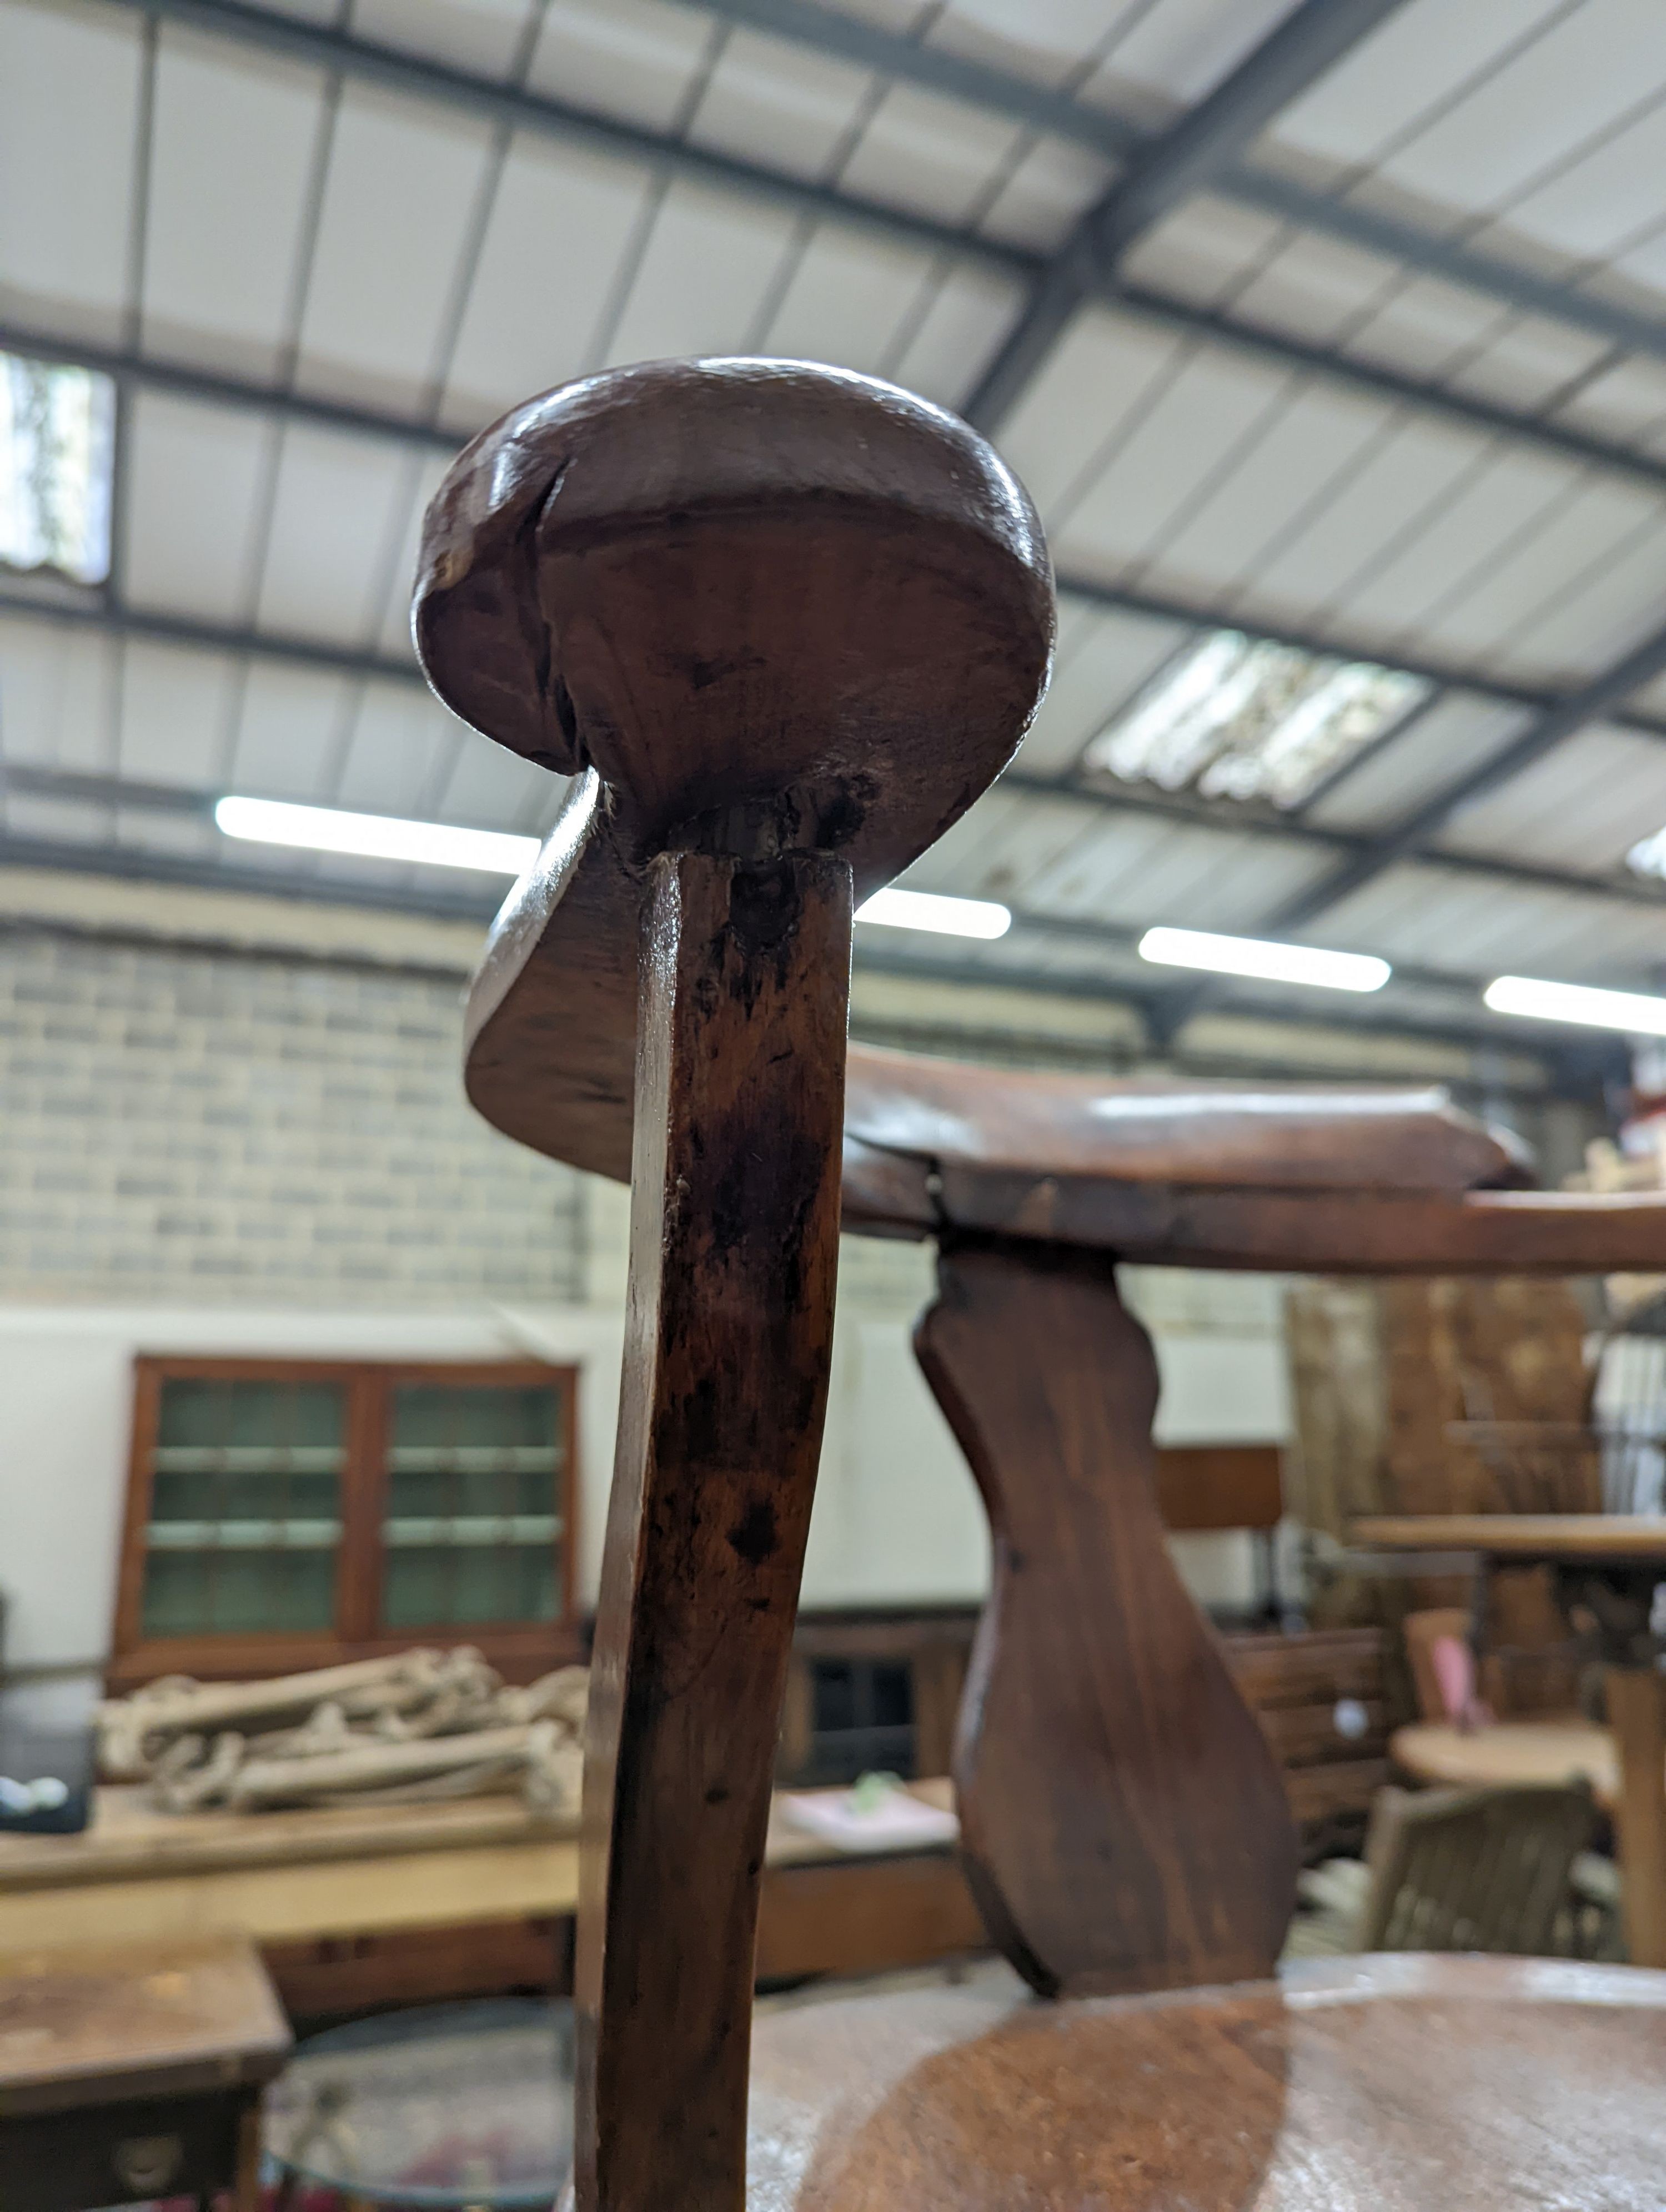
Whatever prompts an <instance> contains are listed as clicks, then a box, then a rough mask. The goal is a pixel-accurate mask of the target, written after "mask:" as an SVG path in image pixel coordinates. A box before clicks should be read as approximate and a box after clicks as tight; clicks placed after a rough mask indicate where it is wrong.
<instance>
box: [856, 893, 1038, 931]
mask: <svg viewBox="0 0 1666 2212" xmlns="http://www.w3.org/2000/svg"><path fill="white" fill-rule="evenodd" d="M856 919H857V921H877V922H879V923H881V924H883V926H884V927H885V928H887V929H929V930H933V931H935V932H936V933H937V934H938V935H939V937H1005V936H1006V933H1007V931H1008V930H1009V929H1010V928H1011V927H1012V915H1010V914H1009V913H1008V912H1007V910H1006V908H1005V907H1004V906H997V905H996V903H995V902H994V900H993V899H969V898H943V897H940V896H939V895H938V893H937V892H935V891H898V890H884V891H875V892H874V894H873V897H872V898H868V899H864V900H863V902H862V903H861V904H860V906H859V907H858V908H857V909H856Z"/></svg>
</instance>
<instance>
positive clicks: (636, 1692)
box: [575, 854, 851, 2212]
mask: <svg viewBox="0 0 1666 2212" xmlns="http://www.w3.org/2000/svg"><path fill="white" fill-rule="evenodd" d="M850 917H851V875H850V869H849V866H848V864H847V863H845V862H844V861H842V860H835V859H832V858H829V857H825V856H815V857H797V858H792V859H788V860H780V861H776V862H775V863H773V864H769V865H764V866H745V865H743V864H741V863H739V862H736V861H733V860H716V859H711V858H708V857H706V856H703V855H700V854H674V855H667V856H665V857H664V858H662V859H660V860H657V861H656V862H654V881H653V883H652V886H651V896H650V897H649V899H648V905H647V908H646V912H645V918H644V939H643V954H642V975H643V1003H642V1006H641V1018H640V1023H639V1028H638V1046H637V1063H636V1106H635V1154H634V1160H633V1167H632V1178H631V1248H630V1281H629V1309H628V1312H629V1318H628V1322H627V1334H626V1355H625V1368H624V1380H623V1395H622V1401H621V1409H620V1426H619V1441H618V1448H617V1460H616V1463H615V1469H614V1479H613V1495H612V1503H611V1508H610V1510H609V1516H608V1526H607V1538H606V1550H605V1561H604V1566H603V1574H602V1589H601V1600H600V1606H599V1612H598V1616H597V1623H596V1642H595V1652H594V1657H593V1664H592V1670H591V1698H590V1712H589V1722H588V1742H587V1763H586V1771H585V1784H584V1844H583V1859H582V1867H581V1900H580V1914H579V1930H578V1955H577V1967H576V1982H577V2008H578V2019H579V2047H578V2068H577V2072H578V2080H577V2144H576V2151H577V2160H576V2172H575V2186H576V2194H577V2203H578V2206H579V2208H580V2212H740V2208H741V2207H742V2206H743V2204H744V2202H745V2112H746V2075H747V2062H748V2055H749V2050H750V2038H751V1984H752V1954H753V1946H754V1941H755V1936H756V1929H757V1896H758V1883H759V1878H760V1875H761V1872H762V1868H763V1844H764V1835H765V1831H766V1828H767V1826H768V1822H769V1785H770V1773H771V1767H772V1763H773V1758H774V1751H775V1732H776V1728H777V1725H778V1722H779V1717H780V1711H781V1694H782V1690H783V1686H784V1683H785V1678H786V1669H787V1656H788V1648H789V1644H790V1641H791V1638H792V1631H793V1616H794V1613H795V1610H796V1607H797V1602H798V1591H799V1580H800V1571H801V1569H802V1565H803V1558H804V1545H805V1538H806V1532H807V1529H808V1526H809V1519H810V1504H811V1498H812V1492H813V1489H814V1486H815V1478H816V1466H817V1461H818V1455H819V1452H820V1446H821V1432H822V1424H823V1419H824V1413H825V1410H826V1399H827V1373H828V1359H829V1352H830V1344H831V1338H832V1325H833V1290H834V1278H835V1272H836V1266H837V1259H838V1222H839V1140H840V1130H841V1127H842V1118H843V1099H844V1055H845V1021H846V1009H847V1000H848V979H849V970H850Z"/></svg>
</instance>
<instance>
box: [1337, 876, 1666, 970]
mask: <svg viewBox="0 0 1666 2212" xmlns="http://www.w3.org/2000/svg"><path fill="white" fill-rule="evenodd" d="M1303 934H1304V936H1305V937H1307V938H1309V939H1312V940H1313V941H1314V942H1315V943H1318V942H1323V943H1326V944H1329V945H1337V946H1339V947H1342V948H1345V949H1347V950H1356V949H1357V950H1358V951H1370V952H1376V953H1378V954H1380V955H1381V956H1382V957H1383V958H1384V959H1386V960H1404V961H1407V962H1409V963H1413V964H1422V965H1427V966H1430V967H1438V968H1444V969H1449V970H1455V971H1457V972H1460V973H1467V974H1469V975H1474V976H1476V977H1477V978H1478V979H1480V980H1481V981H1485V980H1486V979H1487V977H1489V976H1492V975H1499V974H1502V973H1509V974H1513V975H1544V976H1548V977H1550V978H1551V979H1552V980H1554V981H1569V982H1587V981H1589V982H1608V983H1624V982H1626V981H1636V980H1638V979H1639V978H1640V977H1641V976H1643V975H1645V974H1646V972H1647V970H1648V969H1650V968H1651V967H1652V966H1653V965H1654V964H1655V963H1658V962H1659V961H1661V960H1662V959H1666V900H1663V901H1662V902H1661V905H1660V908H1659V909H1658V911H1655V910H1653V909H1651V908H1648V907H1645V906H1640V905H1628V904H1626V903H1623V902H1620V901H1617V900H1614V899H1605V898H1603V897H1602V896H1601V895H1600V894H1599V893H1596V892H1593V893H1590V894H1589V895H1587V894H1585V893H1583V892H1573V891H1549V890H1529V889H1526V888H1523V889H1520V890H1517V889H1516V888H1514V887H1512V886H1510V885H1506V884H1490V883H1487V882H1484V881H1479V880H1477V879H1475V878H1466V877H1463V876H1461V875H1458V874H1456V872H1454V871H1452V870H1450V869H1443V868H1441V867H1440V866H1438V864H1436V863H1433V862H1427V861H1424V862H1409V861H1408V862H1404V863H1402V865H1401V866H1398V867H1396V868H1393V869H1391V870H1390V871H1389V872H1388V874H1386V875H1384V876H1381V877H1379V878H1377V880H1376V882H1374V883H1371V884H1366V885H1365V887H1364V888H1363V889H1362V890H1358V891H1355V892H1354V893H1353V895H1352V896H1350V897H1349V898H1347V899H1346V900H1344V901H1342V902H1341V903H1339V904H1338V905H1337V906H1336V907H1335V908H1332V909H1331V910H1330V912H1329V913H1328V914H1326V915H1323V916H1322V917H1321V918H1320V919H1319V920H1318V921H1315V922H1314V923H1312V924H1311V925H1310V927H1308V928H1307V929H1306V930H1305V931H1304V932H1303Z"/></svg>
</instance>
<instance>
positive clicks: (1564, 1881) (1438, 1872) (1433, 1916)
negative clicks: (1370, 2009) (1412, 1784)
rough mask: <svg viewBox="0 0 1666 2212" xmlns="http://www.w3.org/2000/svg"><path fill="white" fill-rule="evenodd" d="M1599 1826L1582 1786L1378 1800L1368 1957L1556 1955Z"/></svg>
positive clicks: (1364, 1923)
mask: <svg viewBox="0 0 1666 2212" xmlns="http://www.w3.org/2000/svg"><path fill="white" fill-rule="evenodd" d="M1594 1817H1595V1807H1594V1804H1593V1802H1592V1798H1591V1794H1590V1786H1589V1784H1586V1783H1584V1782H1579V1783H1576V1784H1566V1785H1552V1786H1550V1787H1545V1786H1542V1785H1531V1784H1526V1785H1522V1786H1518V1787H1515V1788H1510V1789H1488V1790H1418V1791H1412V1790H1397V1789H1392V1788H1391V1789H1387V1790H1381V1791H1379V1793H1378V1795H1377V1802H1376V1804H1375V1805H1374V1806H1373V1808H1372V1810H1371V1832H1370V1836H1369V1838H1368V1839H1367V1842H1366V1846H1365V1856H1366V1863H1367V1864H1368V1865H1369V1867H1370V1869H1371V1886H1370V1887H1369V1889H1368V1890H1367V1892H1366V1896H1365V1908H1364V1911H1363V1913H1362V1915H1361V1919H1360V1924H1359V1937H1358V1941H1359V1948H1360V1949H1361V1950H1362V1951H1506V1952H1513V1953H1516V1954H1519V1955H1521V1956H1523V1957H1527V1958H1533V1957H1541V1956H1543V1955H1545V1954H1549V1953H1551V1952H1553V1951H1554V1949H1555V1948H1556V1942H1555V1938H1556V1934H1557V1923H1558V1920H1559V1919H1560V1917H1561V1916H1563V1915H1564V1914H1565V1913H1566V1911H1567V1907H1568V1905H1569V1900H1570V1895H1571V1888H1570V1884H1571V1877H1572V1871H1573V1863H1574V1861H1575V1859H1576V1858H1577V1857H1578V1855H1579V1853H1580V1852H1581V1851H1583V1850H1584V1848H1585V1845H1586V1844H1587V1843H1588V1842H1589V1841H1590V1831H1591V1823H1592V1820H1593V1819H1594Z"/></svg>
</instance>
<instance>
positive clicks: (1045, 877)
mask: <svg viewBox="0 0 1666 2212" xmlns="http://www.w3.org/2000/svg"><path fill="white" fill-rule="evenodd" d="M1327 866H1329V860H1328V858H1327V856H1326V855H1325V854H1323V853H1322V852H1316V851H1315V849H1314V848H1312V847H1311V846H1310V845H1305V844H1298V843H1297V842H1295V841H1294V840H1293V839H1292V841H1291V842H1288V843H1287V844H1286V843H1285V842H1282V841H1274V839H1272V838H1268V837H1256V838H1237V837H1235V836H1233V835H1232V833H1231V829H1226V828H1223V829H1219V830H1213V829H1205V828H1201V827H1200V828H1198V829H1192V828H1190V827H1189V826H1188V825H1185V824H1181V823H1171V822H1164V821H1162V820H1160V819H1158V818H1157V817H1153V816H1150V815H1142V814H1139V813H1136V812H1133V811H1130V812H1129V813H1128V814H1110V815H1106V814H1100V815H1099V816H1098V817H1097V820H1096V821H1095V822H1094V823H1092V825H1091V827H1090V829H1088V830H1087V832H1086V833H1085V835H1084V836H1081V837H1080V838H1079V839H1078V840H1077V841H1076V842H1073V844H1071V845H1069V846H1068V847H1067V848H1065V849H1064V850H1063V851H1061V853H1060V854H1059V855H1058V857H1057V858H1056V859H1055V860H1052V861H1051V862H1049V864H1048V865H1047V866H1044V867H1042V868H1040V869H1037V870H1036V871H1035V872H1033V873H1031V875H1030V876H1029V877H1028V878H1026V879H1025V881H1024V882H1023V883H1022V884H1019V885H1015V886H1014V895H1013V903H1014V904H1017V905H1020V906H1025V907H1031V908H1037V909H1038V910H1039V911H1042V912H1044V913H1054V914H1061V915H1078V916H1081V917H1084V918H1087V919H1091V920H1095V921H1114V922H1121V923H1124V924H1126V925H1128V927H1137V928H1141V929H1143V928H1145V927H1147V926H1148V925H1149V924H1151V923H1152V922H1159V921H1162V922H1177V923H1180V924H1183V925H1184V926H1186V927H1191V928H1196V929H1225V930H1230V931H1237V932H1240V933H1248V934H1253V933H1254V932H1255V931H1256V929H1257V928H1258V927H1261V925H1262V922H1263V921H1264V918H1265V916H1266V915H1267V914H1268V911H1269V910H1271V909H1272V908H1274V907H1276V906H1278V905H1279V904H1280V902H1282V901H1283V900H1284V899H1286V898H1287V897H1289V896H1292V895H1293V894H1294V893H1295V892H1296V891H1298V890H1302V889H1304V887H1305V886H1306V885H1307V884H1310V883H1312V882H1314V881H1316V879H1317V878H1318V877H1319V876H1320V875H1321V874H1322V873H1323V872H1324V871H1325V869H1326V867H1327Z"/></svg>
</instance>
